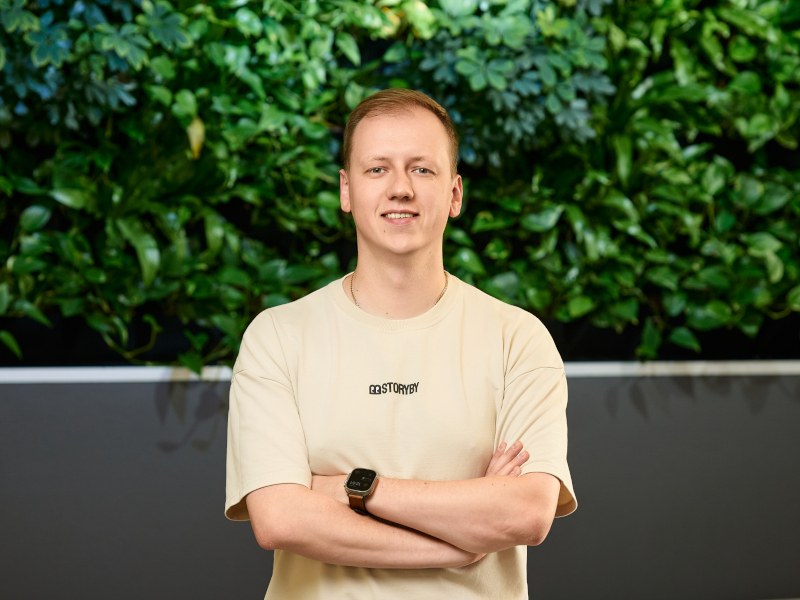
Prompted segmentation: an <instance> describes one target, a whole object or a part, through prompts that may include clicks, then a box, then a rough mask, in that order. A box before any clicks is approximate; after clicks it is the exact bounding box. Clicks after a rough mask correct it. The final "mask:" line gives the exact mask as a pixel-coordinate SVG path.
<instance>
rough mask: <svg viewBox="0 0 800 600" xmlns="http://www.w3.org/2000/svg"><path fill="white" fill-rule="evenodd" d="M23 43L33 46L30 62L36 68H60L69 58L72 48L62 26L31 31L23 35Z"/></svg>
mask: <svg viewBox="0 0 800 600" xmlns="http://www.w3.org/2000/svg"><path fill="white" fill-rule="evenodd" d="M25 41H26V42H28V43H29V44H30V45H31V46H33V50H32V51H31V60H32V61H33V64H34V65H36V66H37V67H44V66H46V65H53V66H54V67H56V68H58V67H60V66H61V65H62V64H63V63H64V61H66V60H67V59H68V58H69V56H70V50H71V48H72V41H71V40H70V39H69V36H68V35H67V32H66V28H65V27H64V26H53V27H48V28H46V29H45V28H43V29H41V30H39V31H31V32H29V33H27V34H26V35H25Z"/></svg>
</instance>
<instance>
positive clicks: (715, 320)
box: [687, 300, 732, 331]
mask: <svg viewBox="0 0 800 600" xmlns="http://www.w3.org/2000/svg"><path fill="white" fill-rule="evenodd" d="M687 314H688V324H689V326H690V327H691V328H692V329H699V330H701V331H707V330H709V329H717V328H718V327H722V326H724V325H727V324H728V323H729V322H730V319H731V315H732V313H731V309H730V306H728V305H727V304H726V303H725V302H723V301H722V300H711V301H710V302H709V303H708V304H705V305H698V306H691V307H689V309H688V310H687Z"/></svg>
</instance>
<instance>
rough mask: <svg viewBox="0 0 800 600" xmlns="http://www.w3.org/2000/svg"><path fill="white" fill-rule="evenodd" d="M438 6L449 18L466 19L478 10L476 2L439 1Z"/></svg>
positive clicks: (458, 0) (469, 0) (470, 0)
mask: <svg viewBox="0 0 800 600" xmlns="http://www.w3.org/2000/svg"><path fill="white" fill-rule="evenodd" d="M439 6H441V7H442V10H444V12H446V13H447V14H448V15H450V16H451V17H456V18H459V17H467V16H469V15H472V14H474V13H475V11H476V10H477V9H478V0H439Z"/></svg>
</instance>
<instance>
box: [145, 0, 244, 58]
mask: <svg viewBox="0 0 800 600" xmlns="http://www.w3.org/2000/svg"><path fill="white" fill-rule="evenodd" d="M142 10H143V11H144V14H143V15H139V16H138V17H136V22H137V23H139V24H140V25H142V27H143V28H144V29H145V30H146V31H147V33H148V35H149V36H150V39H152V40H153V41H154V42H156V43H158V44H161V45H162V46H164V47H165V48H166V49H167V50H174V49H175V48H188V47H190V46H191V45H192V38H191V37H190V36H189V34H188V32H187V31H186V30H185V29H184V28H183V25H184V23H185V21H186V17H184V16H183V15H182V14H178V13H175V12H174V11H173V10H172V7H171V6H170V5H169V4H167V3H166V2H156V3H155V4H154V3H153V2H151V1H150V0H144V1H143V2H142ZM241 10H247V9H240V11H241ZM235 18H236V20H237V24H238V12H237V14H236V17H235Z"/></svg>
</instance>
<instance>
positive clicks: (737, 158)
mask: <svg viewBox="0 0 800 600" xmlns="http://www.w3.org/2000/svg"><path fill="white" fill-rule="evenodd" d="M798 23H800V14H798V13H797V11H796V10H794V9H793V8H792V5H791V3H786V2H780V1H771V2H755V1H746V0H744V1H739V2H721V1H720V2H703V3H701V2H690V1H683V2H682V1H678V0H672V1H669V0H663V1H660V2H654V3H631V2H628V3H623V2H621V1H617V2H612V1H611V0H561V1H560V2H544V1H538V0H504V1H501V0H494V1H488V2H477V0H475V1H460V0H459V1H455V0H441V1H440V2H438V3H435V5H434V3H430V8H429V6H428V5H426V4H425V3H423V2H420V1H418V0H381V1H380V2H375V3H364V2H350V1H344V0H339V1H336V0H318V1H312V0H300V1H297V2H288V1H283V0H267V1H266V2H264V4H263V7H262V6H261V5H260V4H247V5H243V4H242V3H229V2H207V3H192V2H172V3H170V2H166V1H156V2H151V1H150V0H144V1H124V0H96V1H95V2H76V3H73V2H64V1H60V0H40V1H38V2H37V1H32V0H28V1H26V0H0V26H1V27H0V148H1V149H2V158H0V195H2V196H3V200H2V203H0V229H2V236H0V260H1V261H2V263H0V264H2V267H0V316H2V317H3V318H4V319H5V320H6V322H8V320H9V319H17V318H28V319H34V320H36V321H39V322H42V323H49V322H51V321H52V320H53V319H54V318H55V317H80V318H83V319H84V320H85V321H86V323H87V324H88V325H89V326H91V327H92V328H93V329H95V330H96V331H98V332H99V333H100V334H101V335H102V336H103V338H104V339H105V340H106V342H107V344H108V345H109V346H111V347H113V348H115V349H116V350H118V351H119V352H120V353H121V354H122V355H123V356H125V357H126V358H127V359H128V360H130V361H137V360H140V359H141V358H142V357H144V358H146V357H147V352H148V350H149V349H150V348H152V347H153V345H156V344H157V343H158V339H159V335H160V334H161V333H162V331H163V329H164V327H165V326H166V323H167V322H173V321H175V320H179V321H180V322H181V323H182V324H183V334H182V335H183V339H184V346H183V349H182V350H180V351H176V355H175V356H173V357H172V359H174V360H175V361H179V362H181V363H183V364H185V365H188V366H190V367H191V368H193V369H199V368H200V367H201V366H202V365H203V364H206V363H209V362H220V361H222V362H225V361H230V360H231V358H232V357H233V356H234V355H235V352H236V347H237V344H238V341H239V339H240V337H241V334H242V331H243V329H244V327H245V326H246V324H247V323H248V322H249V320H250V319H251V318H252V317H253V316H254V315H255V314H256V313H257V312H258V311H259V310H261V309H262V308H264V307H268V306H273V305H276V304H279V303H283V302H287V301H289V300H292V299H294V298H297V297H299V296H301V295H303V294H305V293H307V292H308V291H309V290H311V289H314V288H317V287H319V286H321V285H323V284H324V283H326V282H328V281H330V280H331V279H333V278H335V277H338V276H340V275H341V274H342V273H344V272H345V271H346V270H347V269H349V268H351V267H352V261H353V258H354V248H353V240H354V234H353V228H352V226H351V224H350V223H349V221H348V219H347V218H345V217H344V216H343V215H341V214H340V211H339V206H338V190H337V185H338V175H337V170H338V165H339V162H340V160H339V156H338V152H339V146H340V140H341V128H342V125H343V122H344V120H345V118H346V116H347V113H348V111H349V110H350V109H351V108H352V107H353V106H355V104H357V103H358V102H359V101H360V100H361V99H362V98H363V97H365V96H366V95H367V94H369V93H370V92H371V91H372V90H374V89H378V88H381V87H388V86H408V87H416V88H419V89H422V90H424V91H427V92H428V93H430V94H431V95H433V96H434V97H436V98H437V99H438V100H440V101H441V102H442V103H443V104H445V105H446V106H447V107H448V108H449V109H450V110H451V112H452V114H453V116H454V119H455V121H456V122H457V125H458V127H459V131H460V134H461V136H462V154H461V170H462V172H463V173H464V175H465V178H466V184H467V185H466V187H467V205H466V210H465V214H464V215H463V216H462V217H461V218H460V219H459V220H458V221H456V222H454V223H453V225H452V226H451V227H450V229H449V230H448V239H447V245H446V255H447V256H446V264H447V265H448V267H449V268H450V269H451V270H452V271H453V272H454V273H455V274H457V275H458V276H460V277H462V278H464V279H466V280H469V281H473V282H475V283H476V284H478V285H479V286H481V287H483V288H484V289H486V290H487V291H489V292H490V293H492V294H495V295H497V296H498V297H500V298H503V299H505V300H507V301H510V302H513V303H515V304H518V305H520V306H523V307H526V308H528V309H530V310H532V311H534V312H536V313H537V314H540V315H544V316H549V317H553V318H557V319H559V320H561V321H564V322H568V321H574V320H585V321H588V322H591V323H592V324H594V325H597V326H600V327H606V328H614V329H616V330H618V331H622V330H625V329H629V328H631V327H633V328H635V329H636V330H637V331H639V332H640V335H641V342H640V345H639V353H640V356H641V357H643V358H655V357H657V356H658V355H659V349H660V348H661V347H662V344H665V343H668V344H675V345H678V346H680V347H684V348H690V349H694V350H699V349H700V347H699V342H698V338H697V333H698V332H704V331H709V330H716V329H720V328H736V329H739V330H741V331H743V332H745V333H746V334H748V335H755V334H756V333H757V332H758V330H759V327H760V326H761V324H762V322H763V320H764V319H765V318H781V317H783V316H786V315H788V314H790V313H791V312H792V311H800V252H799V251H798V250H799V249H800V240H799V239H798V235H799V234H798V232H800V160H798V151H797V143H798V135H799V134H800V125H798V116H800V37H798V35H797V33H796V31H797V25H798ZM134 329H136V331H137V332H138V333H136V334H135V335H134ZM142 329H144V330H145V331H146V332H147V333H146V334H145V335H144V336H143V335H142V334H141V331H142ZM19 341H20V340H15V339H14V338H13V337H12V336H11V335H10V333H9V332H8V331H3V330H1V329H0V342H2V343H3V344H4V345H5V346H7V347H8V348H9V349H11V351H13V352H14V353H16V354H18V355H19V354H22V353H24V350H25V348H24V344H22V348H20V344H19V343H18V342H19Z"/></svg>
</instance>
